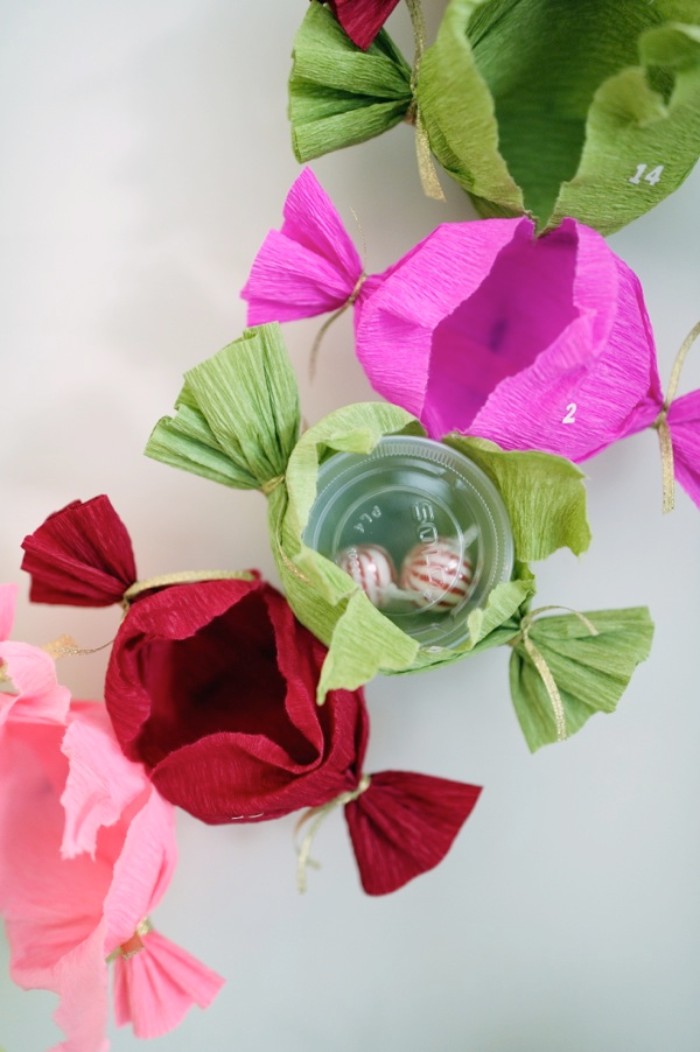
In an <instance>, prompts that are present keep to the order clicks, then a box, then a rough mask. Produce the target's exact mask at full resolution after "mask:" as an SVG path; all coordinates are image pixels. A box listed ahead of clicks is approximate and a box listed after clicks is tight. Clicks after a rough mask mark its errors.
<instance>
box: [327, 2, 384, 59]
mask: <svg viewBox="0 0 700 1052" xmlns="http://www.w3.org/2000/svg"><path fill="white" fill-rule="evenodd" d="M398 2H399V0H329V6H330V8H331V10H332V11H333V14H334V15H335V17H336V18H337V19H338V21H339V22H340V24H341V26H342V27H343V29H344V30H345V32H346V33H347V35H348V36H349V37H350V39H351V40H352V42H353V44H356V45H357V47H359V48H362V50H363V51H366V50H367V48H368V47H369V46H370V44H371V43H372V41H373V40H374V38H375V37H376V35H377V33H378V32H379V30H380V29H381V28H382V26H383V25H384V23H385V22H386V20H387V18H388V17H389V15H390V14H391V12H392V11H393V10H394V8H395V7H396V6H397V4H398Z"/></svg>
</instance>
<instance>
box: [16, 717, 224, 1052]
mask: <svg viewBox="0 0 700 1052" xmlns="http://www.w3.org/2000/svg"><path fill="white" fill-rule="evenodd" d="M0 777H2V780H3V784H2V792H0V912H2V914H3V915H4V917H5V920H6V924H7V935H8V939H9V942H10V947H11V972H12V976H13V978H14V980H15V981H16V982H17V983H19V984H20V985H21V986H23V987H25V988H28V989H35V988H43V989H48V990H52V991H54V992H56V993H57V994H58V995H59V998H60V1003H59V1006H58V1009H57V1011H56V1013H55V1016H54V1018H55V1020H56V1022H57V1024H58V1025H59V1026H60V1027H61V1028H62V1029H63V1030H64V1032H65V1034H66V1040H65V1041H63V1042H61V1043H60V1044H59V1045H58V1046H56V1052H59V1050H60V1052H95V1050H106V1049H107V1048H108V1047H109V1046H108V1042H107V1040H106V1038H105V1030H106V1025H107V1015H108V963H107V958H108V957H109V956H110V955H111V954H112V953H113V952H114V951H117V952H118V953H119V952H120V947H121V946H123V945H124V946H129V945H131V946H133V945H134V934H135V932H137V931H138V930H139V929H140V925H141V922H142V921H143V920H144V918H145V917H146V916H147V915H148V913H149V912H150V911H151V910H152V909H153V908H154V907H155V906H156V905H157V903H158V902H159V901H160V898H161V897H162V895H163V893H164V892H165V890H166V888H167V886H168V884H169V882H170V878H171V876H172V871H173V868H174V865H175V860H176V848H175V835H174V817H173V809H172V807H171V805H169V804H168V803H166V802H165V801H164V800H163V799H162V798H161V797H160V796H159V795H158V794H157V792H156V791H155V789H154V788H153V786H152V785H151V783H150V782H149V781H148V779H147V778H146V776H145V774H144V773H143V770H142V768H141V767H140V766H139V765H137V764H132V763H130V761H128V760H127V759H126V758H125V757H124V756H123V755H122V753H121V751H120V749H119V746H118V744H117V742H116V740H115V738H114V735H113V733H112V731H111V727H110V724H109V720H108V717H107V714H106V712H105V710H104V708H103V706H102V705H100V704H98V703H96V702H73V703H72V704H71V708H70V711H69V713H68V717H67V726H66V724H65V723H63V722H60V721H57V722H55V723H50V722H35V723H33V722H31V721H28V720H26V719H13V718H12V713H11V714H10V717H9V718H8V719H7V720H6V722H5V726H4V728H3V730H2V732H0ZM138 943H140V944H142V945H141V947H140V951H139V952H138V953H137V954H136V956H134V957H133V958H131V959H129V960H126V959H124V958H123V957H120V959H119V972H120V975H119V978H118V980H117V984H116V986H115V1000H116V1014H117V1020H118V1022H119V1023H123V1022H127V1021H131V1022H132V1023H133V1026H134V1031H135V1033H136V1034H137V1036H141V1037H152V1036H157V1035H160V1034H163V1033H166V1032H167V1031H168V1030H170V1029H172V1027H174V1026H176V1025H177V1024H178V1023H179V1022H180V1021H181V1019H182V1016H183V1015H184V1013H185V1011H186V1010H187V1008H189V1007H190V1005H191V1004H193V1003H197V1004H200V1005H202V1006H204V1005H206V1004H208V1003H209V1002H210V1001H211V1000H212V998H213V997H214V996H215V994H216V993H217V991H218V989H219V988H220V986H221V983H222V980H221V978H220V977H219V976H217V975H216V974H215V973H213V972H211V971H209V969H207V968H205V967H204V966H203V965H201V964H200V963H199V962H197V961H196V960H195V959H194V958H192V957H190V956H189V955H188V954H186V953H184V951H181V950H179V949H177V948H176V947H173V946H172V944H170V943H169V942H168V941H167V940H163V939H162V937H161V936H157V935H156V933H154V932H148V933H145V931H144V934H143V935H142V937H139V939H138Z"/></svg>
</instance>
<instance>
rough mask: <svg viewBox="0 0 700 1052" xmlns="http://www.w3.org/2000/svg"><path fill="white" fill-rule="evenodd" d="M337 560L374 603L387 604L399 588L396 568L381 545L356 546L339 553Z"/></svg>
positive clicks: (341, 567)
mask: <svg viewBox="0 0 700 1052" xmlns="http://www.w3.org/2000/svg"><path fill="white" fill-rule="evenodd" d="M335 561H336V563H337V564H338V566H339V567H340V569H341V570H344V571H345V573H346V574H349V575H350V577H352V579H353V581H354V582H355V584H357V585H359V586H360V588H361V589H362V591H363V592H364V593H365V595H366V596H367V598H368V599H369V601H370V602H371V603H372V604H373V605H374V606H377V607H382V606H386V604H387V603H388V602H389V601H390V600H391V599H392V597H393V595H394V593H395V591H396V570H395V568H394V563H393V561H392V558H391V556H390V555H389V553H388V551H387V550H386V549H385V548H382V547H381V546H380V545H379V544H358V545H353V547H352V548H345V549H344V550H343V551H342V552H338V554H337V555H336V557H335Z"/></svg>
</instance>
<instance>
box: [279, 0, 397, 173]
mask: <svg viewBox="0 0 700 1052" xmlns="http://www.w3.org/2000/svg"><path fill="white" fill-rule="evenodd" d="M292 54H293V67H292V74H291V78H290V81H289V117H290V120H291V123H292V142H293V146H294V153H295V155H296V157H297V160H299V161H308V160H310V159H311V158H312V157H320V156H321V155H322V154H324V153H330V152H331V151H332V150H338V149H340V148H341V147H343V146H352V145H353V144H354V143H358V142H364V141H365V140H366V139H371V138H372V137H373V136H375V135H380V134H381V133H382V132H384V131H388V129H389V128H393V127H394V125H395V124H398V123H399V122H400V121H402V120H404V118H405V117H406V114H407V112H408V110H409V108H410V106H411V103H412V90H411V67H410V66H409V65H408V63H407V62H406V60H405V59H404V57H403V55H402V54H401V53H400V51H399V50H398V49H397V47H396V46H395V44H394V43H393V41H392V40H391V38H390V37H389V35H388V33H386V32H385V31H384V30H381V31H380V33H379V34H378V36H377V37H376V39H375V40H374V43H373V44H372V45H371V46H370V47H369V48H368V49H367V50H366V51H361V50H360V49H359V48H358V47H356V46H355V45H354V44H353V43H352V41H351V40H350V38H349V37H348V36H346V34H345V32H344V31H343V30H342V29H341V27H340V24H339V23H338V22H337V21H336V18H335V16H334V15H333V13H332V12H331V11H330V9H329V8H327V7H323V6H322V5H321V4H319V3H315V2H314V3H312V4H311V5H310V6H309V9H308V11H307V13H306V17H305V18H304V21H303V23H302V25H301V28H300V29H299V32H298V34H297V37H296V40H295V43H294V50H293V53H292Z"/></svg>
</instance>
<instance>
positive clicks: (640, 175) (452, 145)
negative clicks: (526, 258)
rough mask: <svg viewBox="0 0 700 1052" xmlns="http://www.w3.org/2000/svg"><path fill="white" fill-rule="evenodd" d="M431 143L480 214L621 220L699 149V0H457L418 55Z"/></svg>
mask: <svg viewBox="0 0 700 1052" xmlns="http://www.w3.org/2000/svg"><path fill="white" fill-rule="evenodd" d="M417 92H418V100H419V105H420V108H421V114H422V116H423V120H424V123H425V127H426V129H427V132H428V137H429V140H430V144H431V146H432V148H433V150H434V152H435V154H436V156H437V157H438V159H439V160H440V162H441V163H442V164H443V165H444V166H445V168H446V169H447V170H448V171H449V172H450V174H451V175H453V176H454V178H455V179H457V181H458V182H459V183H460V185H461V186H463V187H464V189H465V190H467V191H468V192H469V194H470V195H471V197H472V200H473V201H474V204H475V205H476V207H477V209H478V210H479V212H480V213H481V214H482V215H487V216H493V215H518V214H520V213H522V212H523V211H527V212H528V213H529V214H530V215H532V216H533V217H534V218H535V219H536V220H537V224H538V227H539V228H540V229H542V228H544V227H549V228H552V227H556V226H557V225H558V224H559V223H560V222H561V220H562V219H563V218H564V217H566V216H574V217H575V218H576V219H578V220H580V221H582V222H584V223H587V224H588V225H589V226H592V227H595V228H596V229H597V230H600V231H601V232H602V233H604V234H609V233H612V231H614V230H617V229H619V228H620V227H622V226H624V225H625V224H626V223H629V222H630V221H631V220H633V219H635V218H636V217H637V216H639V215H642V214H643V213H644V212H647V211H649V209H650V208H653V206H654V205H656V204H658V203H659V202H660V201H662V200H663V199H664V198H665V197H667V196H668V195H669V194H670V193H672V192H673V191H674V190H675V189H676V188H677V187H678V186H679V185H680V184H681V183H682V181H683V180H684V179H685V177H686V176H687V175H688V174H689V172H690V170H691V169H692V167H693V165H694V164H695V162H696V160H697V158H698V154H699V153H700V16H699V14H698V5H697V3H696V2H695V0H658V2H656V3H653V4H646V3H641V4H640V3H639V2H638V0H601V2H600V3H597V4H573V5H568V6H567V9H566V11H564V10H563V9H562V7H561V5H560V4H558V3H555V2H554V0H519V2H515V3H511V4H509V5H507V10H505V9H504V4H503V3H502V2H501V0H451V3H450V4H449V5H448V8H447V10H446V12H445V15H444V17H443V20H442V23H441V26H440V29H439V32H438V36H437V40H436V42H435V44H434V45H433V46H432V47H431V48H429V49H428V50H427V51H426V53H425V56H424V58H423V62H422V64H421V76H420V80H419V83H418V88H417Z"/></svg>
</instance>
